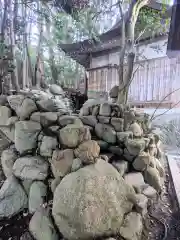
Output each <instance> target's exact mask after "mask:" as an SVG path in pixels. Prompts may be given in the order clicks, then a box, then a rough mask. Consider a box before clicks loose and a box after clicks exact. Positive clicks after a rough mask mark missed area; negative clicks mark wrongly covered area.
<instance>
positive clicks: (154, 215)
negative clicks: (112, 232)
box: [142, 159, 180, 240]
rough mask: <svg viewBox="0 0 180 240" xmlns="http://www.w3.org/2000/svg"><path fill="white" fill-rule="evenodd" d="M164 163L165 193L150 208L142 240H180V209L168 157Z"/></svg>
mask: <svg viewBox="0 0 180 240" xmlns="http://www.w3.org/2000/svg"><path fill="white" fill-rule="evenodd" d="M164 165H165V171H166V178H165V185H164V189H163V193H162V195H161V197H160V199H159V200H158V202H154V203H153V205H152V207H151V209H149V215H148V216H147V218H146V219H145V231H144V233H143V237H142V240H155V239H157V240H180V209H179V207H178V203H177V199H176V194H175V191H174V187H173V182H172V178H171V174H170V172H169V167H168V164H167V159H165V162H164Z"/></svg>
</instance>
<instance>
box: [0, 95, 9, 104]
mask: <svg viewBox="0 0 180 240" xmlns="http://www.w3.org/2000/svg"><path fill="white" fill-rule="evenodd" d="M7 103H8V101H7V95H0V105H1V106H5V105H6V104H7Z"/></svg>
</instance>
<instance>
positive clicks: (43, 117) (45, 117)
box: [31, 112, 58, 127]
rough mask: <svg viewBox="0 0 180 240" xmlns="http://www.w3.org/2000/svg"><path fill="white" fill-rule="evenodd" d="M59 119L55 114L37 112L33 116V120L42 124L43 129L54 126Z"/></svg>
mask: <svg viewBox="0 0 180 240" xmlns="http://www.w3.org/2000/svg"><path fill="white" fill-rule="evenodd" d="M57 119H58V115H57V113H55V112H35V113H33V114H32V115H31V120H32V121H34V122H38V123H40V124H41V125H42V126H43V127H47V126H49V125H52V124H54V123H55V122H56V121H57Z"/></svg>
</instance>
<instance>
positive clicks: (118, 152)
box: [109, 146, 123, 156]
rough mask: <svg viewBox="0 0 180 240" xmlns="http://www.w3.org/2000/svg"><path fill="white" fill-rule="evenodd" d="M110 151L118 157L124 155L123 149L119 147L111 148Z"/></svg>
mask: <svg viewBox="0 0 180 240" xmlns="http://www.w3.org/2000/svg"><path fill="white" fill-rule="evenodd" d="M109 151H110V152H112V153H113V154H115V155H118V156H122V155H123V149H122V148H120V147H119V146H110V147H109Z"/></svg>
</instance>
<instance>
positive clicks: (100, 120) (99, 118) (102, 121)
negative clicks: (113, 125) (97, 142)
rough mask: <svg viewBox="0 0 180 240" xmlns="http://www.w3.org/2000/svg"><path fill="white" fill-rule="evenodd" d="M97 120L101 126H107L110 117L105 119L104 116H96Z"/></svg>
mask: <svg viewBox="0 0 180 240" xmlns="http://www.w3.org/2000/svg"><path fill="white" fill-rule="evenodd" d="M97 119H98V120H99V122H100V123H103V124H108V123H110V119H111V118H110V117H105V116H98V117H97Z"/></svg>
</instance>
